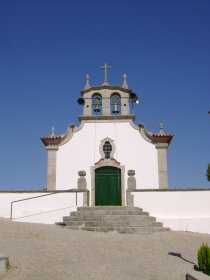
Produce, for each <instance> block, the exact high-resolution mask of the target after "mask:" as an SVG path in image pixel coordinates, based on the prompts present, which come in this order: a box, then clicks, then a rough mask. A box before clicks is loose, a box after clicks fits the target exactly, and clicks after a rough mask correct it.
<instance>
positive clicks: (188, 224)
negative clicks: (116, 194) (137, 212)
mask: <svg viewBox="0 0 210 280" xmlns="http://www.w3.org/2000/svg"><path fill="white" fill-rule="evenodd" d="M132 194H133V195H134V205H135V206H137V207H140V208H143V210H144V211H147V212H149V214H150V215H151V216H154V217H156V218H157V220H158V221H160V222H163V224H164V226H166V227H170V228H171V229H173V230H181V231H192V232H200V233H209V234H210V190H206V191H199V190H196V191H166V192H163V191H154V192H132Z"/></svg>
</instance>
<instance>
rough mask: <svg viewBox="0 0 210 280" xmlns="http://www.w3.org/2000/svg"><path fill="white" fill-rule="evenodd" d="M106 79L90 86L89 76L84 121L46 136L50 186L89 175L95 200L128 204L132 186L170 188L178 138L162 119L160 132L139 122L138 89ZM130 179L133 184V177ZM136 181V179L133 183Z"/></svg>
mask: <svg viewBox="0 0 210 280" xmlns="http://www.w3.org/2000/svg"><path fill="white" fill-rule="evenodd" d="M103 69H104V71H105V78H104V82H103V83H102V85H100V86H91V85H90V80H89V75H87V76H86V84H85V88H84V89H83V90H82V91H81V98H79V99H78V103H79V104H80V105H81V106H83V115H82V116H79V121H80V125H79V127H75V126H74V125H70V126H69V127H68V129H67V132H66V133H65V134H63V135H55V133H54V131H52V134H51V135H50V136H46V137H41V140H42V142H43V144H44V145H45V147H46V149H47V152H48V174H47V176H48V185H47V190H48V191H57V190H68V189H72V188H75V187H76V186H77V184H78V174H79V176H80V179H81V180H82V179H84V180H86V185H87V189H88V190H89V193H90V197H89V202H90V205H91V206H95V205H96V206H97V205H121V206H125V205H126V204H127V198H126V191H127V190H128V188H130V190H131V188H133V189H135V188H137V189H167V188H168V175H167V148H168V146H169V144H170V142H171V140H172V138H173V135H172V134H165V133H164V132H163V127H162V125H160V131H159V132H158V133H152V132H149V131H147V130H146V128H145V127H144V125H143V124H140V125H135V124H134V120H135V115H133V110H132V109H133V106H134V104H135V103H138V97H137V95H136V94H135V93H134V92H133V91H132V90H131V89H130V88H129V87H128V84H127V78H126V75H125V74H124V75H123V83H122V85H121V86H113V85H109V83H108V80H107V69H108V66H107V65H106V64H105V65H104V67H103ZM129 180H130V186H129V184H128V181H129ZM132 182H133V183H132Z"/></svg>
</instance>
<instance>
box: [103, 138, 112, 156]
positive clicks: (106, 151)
mask: <svg viewBox="0 0 210 280" xmlns="http://www.w3.org/2000/svg"><path fill="white" fill-rule="evenodd" d="M103 151H104V155H105V158H106V159H108V158H110V154H111V151H112V145H111V144H110V142H108V141H106V142H105V144H104V145H103Z"/></svg>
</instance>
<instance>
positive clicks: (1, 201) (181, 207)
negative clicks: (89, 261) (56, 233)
mask: <svg viewBox="0 0 210 280" xmlns="http://www.w3.org/2000/svg"><path fill="white" fill-rule="evenodd" d="M41 194H42V193H0V218H1V217H3V218H9V217H10V205H11V202H12V201H14V200H19V199H23V198H28V197H32V196H40V195H41ZM132 194H133V195H134V205H135V206H137V207H140V208H143V210H144V211H147V212H149V214H150V215H151V216H154V217H156V218H157V221H160V222H163V224H164V226H166V227H170V228H171V229H172V230H178V231H192V232H199V233H208V234H210V203H209V201H210V190H206V191H199V190H195V191H159V190H158V191H146V192H142V191H141V192H132ZM77 195H78V206H82V204H83V193H78V194H77ZM75 210H76V207H75V193H59V194H56V195H50V196H46V197H40V198H37V199H34V200H27V201H22V202H18V203H17V204H14V207H13V220H14V221H19V222H32V223H44V224H54V223H55V222H59V221H62V219H63V216H68V215H69V214H70V212H72V211H75Z"/></svg>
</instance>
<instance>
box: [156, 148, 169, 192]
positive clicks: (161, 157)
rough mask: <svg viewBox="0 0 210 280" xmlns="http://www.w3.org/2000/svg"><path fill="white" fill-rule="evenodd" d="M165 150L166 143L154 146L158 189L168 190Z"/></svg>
mask: <svg viewBox="0 0 210 280" xmlns="http://www.w3.org/2000/svg"><path fill="white" fill-rule="evenodd" d="M167 148H168V144H166V143H158V144H156V149H157V153H158V175H159V189H168V173H167Z"/></svg>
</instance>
